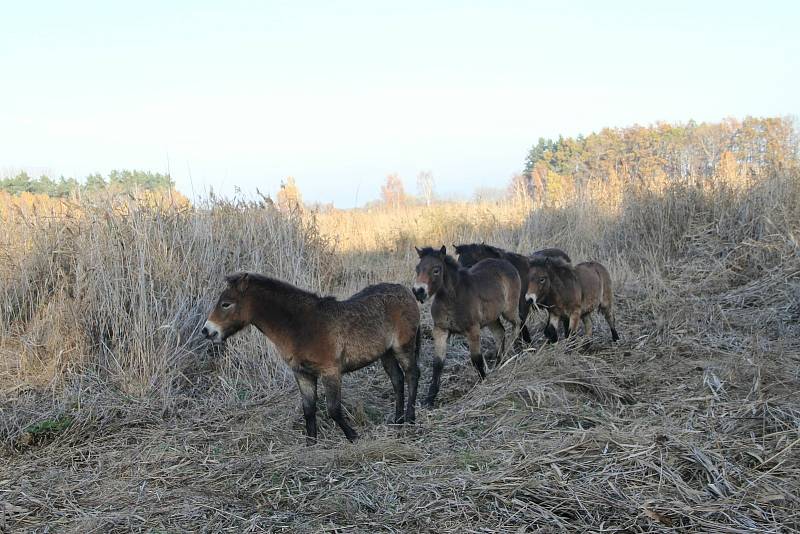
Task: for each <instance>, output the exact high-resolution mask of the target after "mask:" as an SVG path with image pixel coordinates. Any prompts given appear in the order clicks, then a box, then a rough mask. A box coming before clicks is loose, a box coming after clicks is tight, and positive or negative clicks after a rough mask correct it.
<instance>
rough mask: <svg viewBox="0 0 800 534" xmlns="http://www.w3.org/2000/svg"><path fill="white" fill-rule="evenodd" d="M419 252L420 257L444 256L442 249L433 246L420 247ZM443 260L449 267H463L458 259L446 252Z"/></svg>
mask: <svg viewBox="0 0 800 534" xmlns="http://www.w3.org/2000/svg"><path fill="white" fill-rule="evenodd" d="M418 253H419V257H420V258H423V257H425V256H436V257H439V258H441V256H442V253H441V251H440V250H437V249H435V248H433V247H423V248H421V249H419V252H418ZM443 261H444V264H445V265H447V266H448V267H452V268H453V269H455V270H458V269H461V268H462V267H461V265H460V264H459V263H458V262H457V261H456V259H455V258H454V257H453V256H451V255H450V254H445V255H444V259H443Z"/></svg>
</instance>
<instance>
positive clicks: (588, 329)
mask: <svg viewBox="0 0 800 534" xmlns="http://www.w3.org/2000/svg"><path fill="white" fill-rule="evenodd" d="M582 319H583V335H584V336H586V337H592V314H591V313H587V314H586V315H584V316H583V317H582Z"/></svg>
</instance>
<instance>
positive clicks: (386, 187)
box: [381, 173, 406, 208]
mask: <svg viewBox="0 0 800 534" xmlns="http://www.w3.org/2000/svg"><path fill="white" fill-rule="evenodd" d="M381 197H383V202H384V203H385V204H386V205H387V206H389V207H392V208H397V207H400V206H401V205H402V204H403V203H404V202H405V201H406V192H405V189H404V188H403V181H402V180H401V179H400V177H399V176H398V175H397V174H396V173H395V174H390V175H389V176H387V177H386V183H385V184H383V185H382V186H381Z"/></svg>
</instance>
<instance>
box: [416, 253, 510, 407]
mask: <svg viewBox="0 0 800 534" xmlns="http://www.w3.org/2000/svg"><path fill="white" fill-rule="evenodd" d="M417 254H418V255H419V258H420V262H419V264H418V265H417V267H416V271H417V277H416V282H415V283H414V295H415V296H416V297H417V300H419V301H420V302H424V301H425V299H427V298H428V297H432V298H433V303H432V304H431V315H432V316H433V324H434V327H433V346H434V359H433V376H432V378H431V385H430V389H429V390H428V396H427V398H426V399H425V404H427V405H428V406H432V405H433V402H434V400H435V399H436V395H437V394H438V393H439V383H440V381H441V375H442V368H443V367H444V358H445V353H446V351H447V339H448V337H449V336H450V334H453V333H455V334H466V336H467V342H468V343H469V354H470V359H471V360H472V364H473V365H474V366H475V369H476V370H477V371H478V374H479V375H480V377H481V378H484V377H485V376H486V365H485V363H484V361H483V355H482V354H481V339H480V331H481V327H484V326H488V327H489V329H490V330H491V332H492V337H494V340H495V344H496V345H497V355H498V358H500V357H501V356H502V355H503V354H504V353H505V349H506V331H505V328H504V327H503V323H501V322H500V317H503V318H504V319H505V320H507V321H509V322H511V323H513V325H514V337H513V338H512V340H511V341H512V342H513V340H514V339H516V337H517V334H518V333H519V327H520V319H519V292H520V285H521V282H520V279H519V274H518V273H517V270H516V269H514V266H513V265H511V264H510V263H509V262H507V261H506V260H498V259H488V260H483V261H480V262H478V263H476V264H475V266H473V267H472V268H470V269H464V268H463V267H461V266H460V265H459V264H458V263H457V262H456V260H454V259H453V258H452V257H451V256H448V255H447V249H446V248H445V247H442V248H441V249H440V250H434V249H432V248H430V247H425V248H423V249H422V250H420V249H417Z"/></svg>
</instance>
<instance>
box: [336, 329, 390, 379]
mask: <svg viewBox="0 0 800 534" xmlns="http://www.w3.org/2000/svg"><path fill="white" fill-rule="evenodd" d="M389 347H391V343H390V340H387V339H385V337H384V336H383V335H381V333H379V332H375V333H374V334H373V335H372V336H360V337H359V338H351V339H347V340H344V349H343V350H342V353H341V367H342V371H343V372H345V373H349V372H350V371H357V370H358V369H361V368H363V367H366V366H367V365H369V364H371V363H372V362H374V361H375V360H377V359H378V358H380V357H381V356H382V355H383V354H384V353H385V352H386V351H387V350H388V349H389Z"/></svg>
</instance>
